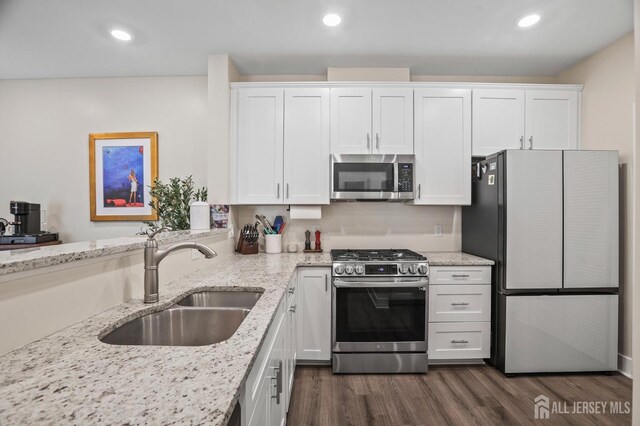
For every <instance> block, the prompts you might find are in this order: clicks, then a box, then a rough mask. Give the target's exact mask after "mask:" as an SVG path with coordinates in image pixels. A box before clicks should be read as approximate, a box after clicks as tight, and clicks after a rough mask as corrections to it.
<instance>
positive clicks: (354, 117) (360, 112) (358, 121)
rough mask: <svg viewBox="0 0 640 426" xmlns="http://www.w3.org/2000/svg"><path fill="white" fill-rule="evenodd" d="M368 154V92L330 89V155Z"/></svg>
mask: <svg viewBox="0 0 640 426" xmlns="http://www.w3.org/2000/svg"><path fill="white" fill-rule="evenodd" d="M370 152H371V89H331V153H332V154H369V153H370Z"/></svg>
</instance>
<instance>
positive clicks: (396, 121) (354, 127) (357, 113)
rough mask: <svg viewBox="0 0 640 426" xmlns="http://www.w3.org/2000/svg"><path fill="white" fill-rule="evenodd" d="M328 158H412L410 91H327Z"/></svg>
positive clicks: (382, 89) (395, 89)
mask: <svg viewBox="0 0 640 426" xmlns="http://www.w3.org/2000/svg"><path fill="white" fill-rule="evenodd" d="M331 153H332V154H413V89H402V88H391V89H390V88H380V89H366V88H365V89H362V88H337V89H331Z"/></svg>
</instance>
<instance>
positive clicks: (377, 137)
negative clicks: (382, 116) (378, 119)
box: [376, 133, 380, 149]
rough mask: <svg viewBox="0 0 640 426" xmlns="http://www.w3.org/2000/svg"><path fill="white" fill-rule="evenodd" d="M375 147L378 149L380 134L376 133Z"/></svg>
mask: <svg viewBox="0 0 640 426" xmlns="http://www.w3.org/2000/svg"><path fill="white" fill-rule="evenodd" d="M376 149H380V135H378V134H377V133H376Z"/></svg>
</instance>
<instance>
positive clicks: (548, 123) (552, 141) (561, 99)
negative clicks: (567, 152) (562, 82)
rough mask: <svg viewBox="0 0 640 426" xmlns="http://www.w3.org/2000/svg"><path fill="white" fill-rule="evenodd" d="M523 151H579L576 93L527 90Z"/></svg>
mask: <svg viewBox="0 0 640 426" xmlns="http://www.w3.org/2000/svg"><path fill="white" fill-rule="evenodd" d="M526 97H527V102H526V106H527V108H526V126H525V127H526V141H525V144H526V148H528V149H577V148H578V93H577V92H575V91H564V90H527V94H526Z"/></svg>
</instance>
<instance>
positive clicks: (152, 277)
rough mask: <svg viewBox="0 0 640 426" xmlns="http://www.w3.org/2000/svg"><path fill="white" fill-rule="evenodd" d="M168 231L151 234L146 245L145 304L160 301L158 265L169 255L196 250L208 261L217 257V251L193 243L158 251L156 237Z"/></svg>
mask: <svg viewBox="0 0 640 426" xmlns="http://www.w3.org/2000/svg"><path fill="white" fill-rule="evenodd" d="M167 229H168V228H160V229H158V230H156V231H154V232H153V233H151V234H149V239H148V240H147V242H146V243H145V244H144V303H156V302H157V301H158V300H159V296H158V265H160V262H161V261H162V259H164V258H165V257H167V255H168V254H169V253H171V252H173V251H176V250H182V249H196V250H198V251H199V252H200V253H202V254H203V255H204V257H205V258H207V259H211V258H213V257H215V256H217V253H216V252H215V251H213V250H211V249H210V248H209V247H207V246H205V245H204V244H199V243H191V242H190V243H178V244H174V245H172V246H170V247H169V248H167V249H166V250H160V249H158V242H157V241H156V240H155V236H156V234H158V233H160V232H162V231H166V230H167Z"/></svg>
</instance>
